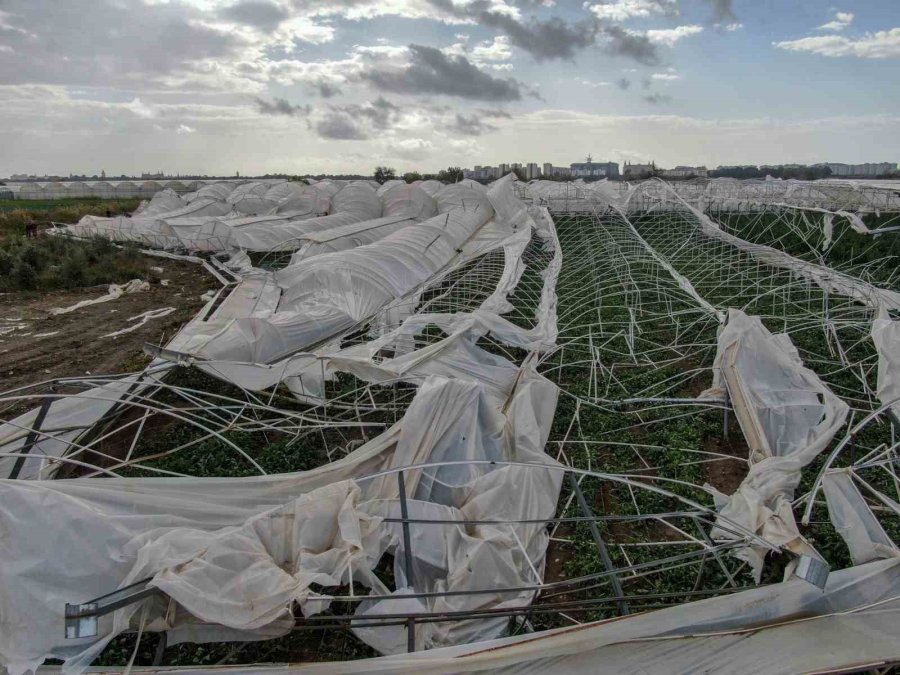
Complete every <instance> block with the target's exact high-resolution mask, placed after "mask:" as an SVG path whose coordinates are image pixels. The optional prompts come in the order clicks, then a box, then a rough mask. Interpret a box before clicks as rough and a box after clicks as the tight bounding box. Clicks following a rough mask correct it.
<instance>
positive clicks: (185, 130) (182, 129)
mask: <svg viewBox="0 0 900 675" xmlns="http://www.w3.org/2000/svg"><path fill="white" fill-rule="evenodd" d="M195 131H197V130H196V129H194V127H189V126H188V125H187V124H179V125H178V127H177V128H176V129H175V133H176V134H178V135H184V134H192V133H194V132H195Z"/></svg>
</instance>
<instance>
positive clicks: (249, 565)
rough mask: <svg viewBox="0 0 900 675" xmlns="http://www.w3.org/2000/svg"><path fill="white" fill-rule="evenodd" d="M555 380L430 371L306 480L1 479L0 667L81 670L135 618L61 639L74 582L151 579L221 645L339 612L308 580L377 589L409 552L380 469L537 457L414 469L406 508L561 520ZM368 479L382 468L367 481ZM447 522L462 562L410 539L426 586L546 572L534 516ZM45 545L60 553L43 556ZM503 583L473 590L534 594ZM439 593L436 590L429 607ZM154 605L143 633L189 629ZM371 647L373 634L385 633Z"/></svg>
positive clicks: (97, 589)
mask: <svg viewBox="0 0 900 675" xmlns="http://www.w3.org/2000/svg"><path fill="white" fill-rule="evenodd" d="M556 391H557V390H556V387H555V385H553V384H552V383H550V382H549V381H547V380H545V379H544V378H542V377H541V376H539V375H537V374H536V373H534V371H533V370H531V369H525V370H523V371H522V376H521V377H520V378H519V379H518V380H517V382H516V388H515V390H514V391H513V392H511V393H510V399H509V404H508V406H507V407H506V409H505V412H501V411H500V409H498V408H497V407H496V399H493V401H494V402H492V398H490V397H486V396H485V390H484V387H483V386H482V385H481V384H478V383H475V382H463V381H455V380H446V379H443V378H431V379H429V380H428V381H426V382H425V383H424V384H423V385H422V386H421V388H420V390H419V392H418V393H417V395H416V397H415V399H414V400H413V403H412V404H411V406H410V408H409V410H408V411H407V413H406V415H405V417H404V419H403V420H401V422H399V423H398V424H397V425H395V426H394V427H392V428H391V429H389V430H388V431H386V432H385V433H384V434H382V435H380V436H378V437H377V438H375V439H373V440H372V441H370V442H369V443H367V444H365V445H364V446H362V447H360V448H359V449H358V450H356V451H355V452H353V453H351V454H350V455H348V456H347V457H345V458H344V459H342V460H339V461H337V462H334V463H332V464H329V465H325V466H323V467H320V468H319V469H315V470H313V471H309V472H303V473H296V474H285V475H280V476H261V477H251V478H239V479H215V478H213V479H207V478H198V479H115V478H114V479H108V480H107V479H104V480H95V479H73V480H67V481H37V482H35V481H3V482H0V492H2V493H3V494H2V498H0V519H2V521H3V522H4V523H5V527H6V533H7V536H8V541H9V542H10V544H11V545H10V546H7V547H4V549H3V550H2V551H0V558H3V557H5V556H6V555H15V561H16V564H15V565H13V564H12V562H13V561H12V559H9V560H3V564H2V565H0V578H2V577H7V576H8V575H14V576H15V582H14V583H13V580H12V578H8V579H2V581H3V583H0V608H2V609H3V613H4V615H7V616H8V615H9V612H10V611H11V608H13V607H14V608H15V613H16V615H17V616H18V617H19V621H17V622H16V624H15V625H13V626H12V627H10V629H9V630H4V631H3V632H2V633H0V656H2V662H3V663H4V665H5V666H6V667H7V668H8V669H9V670H10V672H11V673H19V672H22V670H24V669H25V668H31V667H35V666H36V665H37V664H39V663H40V662H41V661H42V660H43V659H44V658H47V657H50V656H53V657H57V658H64V659H68V662H67V663H68V667H69V668H72V669H74V670H78V669H80V668H82V667H84V666H86V665H87V664H89V663H90V661H91V659H92V658H94V657H95V656H96V654H98V653H99V652H100V651H101V650H102V649H103V647H104V645H105V644H106V643H107V642H108V640H109V639H111V638H112V637H113V636H114V635H115V634H118V633H119V632H121V631H122V630H124V629H126V628H127V627H128V625H129V624H130V623H133V621H134V620H136V619H137V618H138V615H139V614H140V612H139V611H138V609H139V607H138V606H129V607H126V608H124V609H121V610H119V611H117V612H116V613H115V614H114V615H113V616H107V617H104V618H103V619H101V620H100V637H98V638H84V639H79V640H65V638H64V637H63V631H62V630H58V628H59V625H58V622H59V621H61V611H62V608H63V606H64V604H65V602H72V601H76V602H77V601H79V599H82V598H73V597H72V592H73V580H74V579H78V583H77V584H76V585H77V588H78V590H77V592H78V593H79V594H83V595H84V596H86V597H87V596H92V595H101V594H103V593H106V592H109V591H110V590H112V589H113V588H116V587H119V588H121V587H124V586H126V585H128V584H130V583H132V582H134V581H138V580H140V579H144V578H146V577H148V576H152V577H153V581H152V582H151V583H152V585H153V586H156V587H157V588H160V589H161V590H163V591H165V592H166V593H167V594H168V595H169V596H170V597H171V598H172V599H173V600H174V601H175V602H176V603H177V605H178V608H179V610H189V612H190V613H191V615H192V616H193V617H194V618H193V620H192V621H188V622H187V623H188V624H192V623H193V622H196V621H197V620H198V619H199V620H201V621H205V622H213V623H217V624H220V625H221V626H224V627H225V628H226V629H227V632H226V633H225V635H228V636H229V638H228V639H235V635H236V634H237V633H236V631H239V632H240V633H243V636H242V639H260V637H261V636H272V635H273V633H274V634H283V633H284V632H286V631H287V630H289V629H290V627H291V625H292V624H293V620H292V618H291V614H290V611H289V607H290V605H291V603H292V602H294V601H296V602H297V603H298V604H299V605H300V606H301V608H303V609H304V611H306V612H317V611H321V610H322V609H324V608H325V607H326V606H327V605H328V603H329V600H328V598H327V597H323V596H320V595H318V594H316V593H313V592H312V591H311V589H310V584H313V583H318V584H322V585H325V586H329V585H338V584H342V583H347V582H348V581H349V578H350V574H351V570H352V574H353V579H354V580H358V581H360V582H362V583H366V584H367V585H370V587H371V588H373V590H374V591H375V592H376V593H378V594H382V593H381V592H380V591H382V590H384V588H383V585H380V582H378V581H377V579H376V578H375V577H374V575H373V574H372V573H371V570H372V569H373V568H374V565H375V564H376V563H377V560H378V558H380V557H381V555H382V553H383V552H384V551H385V550H394V555H395V560H396V559H398V553H397V551H396V548H397V546H398V545H399V543H398V540H397V536H396V534H397V531H396V528H395V527H392V526H388V525H387V524H385V523H383V521H382V520H381V518H382V517H383V516H384V515H385V514H388V513H393V510H392V509H393V508H394V507H393V506H391V504H392V503H394V504H395V503H396V499H397V497H398V494H399V493H398V484H397V476H396V474H395V473H390V472H388V473H381V474H378V472H379V471H382V472H383V471H385V470H388V471H389V470H390V469H392V468H399V467H408V466H411V465H422V464H427V463H428V462H430V461H444V462H446V461H451V462H453V461H458V460H461V461H465V460H471V459H476V460H484V459H494V460H495V461H500V462H502V461H510V460H511V461H516V462H528V463H530V465H529V466H528V467H524V466H520V465H503V464H502V463H501V464H494V465H491V464H485V463H482V464H478V463H475V464H452V463H451V464H449V465H438V466H433V467H430V468H420V469H407V470H406V471H405V473H406V483H407V490H408V494H409V496H410V504H416V503H417V502H427V503H430V504H439V505H441V506H443V507H446V509H447V510H446V511H445V512H446V513H448V514H451V515H453V514H456V513H457V511H458V513H459V514H460V517H463V518H473V519H484V518H488V517H490V518H503V519H509V520H530V519H535V518H536V519H538V520H540V519H544V518H547V519H549V518H552V517H553V513H554V511H555V508H556V500H557V498H558V492H559V485H560V481H561V475H562V473H561V472H559V471H549V470H541V469H539V468H535V467H534V463H539V464H540V465H545V464H550V463H552V461H551V460H550V459H549V458H548V457H547V456H546V455H544V453H543V450H542V449H543V445H544V443H545V442H546V439H547V435H548V434H549V429H550V424H551V422H552V418H553V412H554V409H555V402H556ZM367 475H370V476H373V477H372V478H368V479H365V480H362V479H363V478H364V476H367ZM523 485H524V486H526V487H523ZM413 508H420V507H416V506H413ZM421 508H430V507H421ZM76 522H77V523H79V525H78V526H77V527H74V526H73V523H76ZM439 529H440V530H441V531H446V532H447V534H446V536H447V537H448V539H447V540H446V545H447V547H448V548H447V551H448V555H452V556H455V557H459V556H462V557H463V558H466V559H467V560H468V564H467V565H462V566H455V567H449V569H445V568H442V567H441V566H440V565H438V566H435V565H434V564H433V563H434V562H435V559H434V554H435V551H434V550H433V549H432V548H431V547H430V546H429V547H427V548H426V547H425V546H424V544H423V542H422V541H420V540H419V536H420V535H419V534H414V535H413V538H412V553H413V556H414V557H416V556H421V559H418V558H417V562H416V563H415V565H416V566H415V568H414V569H415V571H416V574H415V576H416V578H415V579H414V580H413V588H414V589H416V591H417V592H421V591H422V590H423V589H424V588H437V589H440V588H445V589H447V590H454V589H459V590H462V589H471V588H485V587H488V586H484V585H483V584H484V580H485V579H491V580H492V581H495V583H497V584H498V585H499V587H500V588H502V587H504V586H508V587H516V586H521V585H529V584H533V583H534V582H535V580H534V576H533V574H534V572H533V569H538V570H540V569H542V567H543V556H544V552H545V550H546V544H547V533H546V530H545V528H544V527H542V526H541V525H540V523H536V524H535V523H530V524H519V525H514V526H512V528H511V527H510V526H493V525H484V526H481V527H479V528H474V529H473V528H471V527H463V526H462V525H460V526H459V527H457V528H454V527H452V526H447V527H444V528H439ZM414 531H415V532H416V533H418V532H420V530H419V528H414ZM513 531H514V532H515V534H513ZM428 532H429V533H430V534H428V535H426V534H425V530H424V529H423V530H421V536H428V537H433V536H434V534H433V532H434V530H433V529H432V528H428ZM36 533H40V535H39V536H36ZM50 541H52V542H53V546H54V547H55V548H57V549H58V550H60V551H66V552H67V555H66V556H63V557H60V556H46V546H47V545H48V544H47V542H50ZM520 543H521V545H520ZM450 547H458V548H453V549H452V550H451V548H450ZM465 550H469V554H468V555H467V554H466V553H465ZM98 551H102V554H101V555H97V552H98ZM450 562H452V560H449V559H448V563H450ZM23 564H24V565H25V567H24V568H23V567H21V565H23ZM23 569H27V570H28V572H27V573H22V570H23ZM492 594H493V595H492ZM492 594H479V599H478V600H477V602H478V605H479V606H482V607H484V606H490V605H491V604H492V603H496V602H504V601H510V598H509V597H504V596H509V595H513V596H516V597H517V598H518V600H517V601H520V602H521V603H522V604H526V603H527V602H529V601H530V598H531V596H530V595H529V596H528V597H518V593H511V594H510V593H507V594H504V593H503V592H502V590H500V591H492ZM451 597H452V596H451ZM250 599H252V601H251V600H250ZM444 601H448V602H449V600H444ZM444 601H442V600H431V599H429V600H427V602H428V603H434V606H435V607H439V606H443V605H441V604H440V603H441V602H444ZM459 602H461V603H465V602H475V600H472V599H469V600H465V599H464V600H460V601H459ZM453 603H455V604H458V603H457V601H455V600H454V601H453ZM149 610H150V611H149V614H150V616H149V617H148V627H147V629H149V630H160V629H165V630H169V629H175V634H176V635H177V634H178V633H177V629H178V626H173V625H170V624H167V623H166V621H178V620H179V617H182V618H183V617H184V612H180V611H179V612H174V613H173V612H171V611H168V610H167V609H166V606H165V603H162V604H161V605H153V606H150V607H149ZM496 629H497V626H496V622H492V621H484V622H483V625H482V626H481V627H479V624H478V622H465V623H463V624H461V626H460V628H459V630H458V631H457V630H456V629H454V628H452V627H450V628H446V629H441V630H434V631H430V632H428V633H427V634H426V636H427V637H426V640H427V641H428V642H429V645H434V646H439V645H443V644H453V643H455V642H459V641H461V640H469V639H477V638H479V637H484V636H486V635H488V636H489V635H494V634H496V633H495V632H494V631H496ZM186 630H188V634H190V635H192V636H194V637H197V636H198V635H201V634H202V635H203V636H205V639H223V637H222V633H219V634H216V631H213V630H206V631H200V632H199V633H198V632H197V631H195V630H194V629H193V628H192V627H191V626H188V628H186ZM485 631H487V632H486V633H485ZM372 641H373V642H375V643H378V644H380V643H379V642H378V638H377V636H376V637H373V638H372ZM382 646H384V645H382Z"/></svg>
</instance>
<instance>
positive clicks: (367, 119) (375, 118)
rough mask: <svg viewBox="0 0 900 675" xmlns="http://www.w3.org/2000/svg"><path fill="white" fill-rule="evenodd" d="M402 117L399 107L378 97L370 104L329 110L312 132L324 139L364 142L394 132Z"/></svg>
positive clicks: (349, 105) (337, 107)
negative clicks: (314, 131)
mask: <svg viewBox="0 0 900 675" xmlns="http://www.w3.org/2000/svg"><path fill="white" fill-rule="evenodd" d="M403 113H404V111H403V109H402V108H400V106H397V105H395V104H393V103H391V102H390V101H388V100H387V99H385V98H384V97H383V96H379V97H378V98H377V99H375V100H374V101H371V102H369V103H364V104H356V103H352V104H347V105H342V106H337V105H332V106H329V107H328V109H327V110H326V111H325V113H324V114H323V115H322V116H321V117H320V119H319V120H318V121H317V122H316V123H315V125H314V127H313V128H314V129H315V130H316V132H317V133H318V134H319V135H320V136H322V137H324V138H332V139H336V140H365V139H368V138H372V137H373V136H375V135H378V134H383V133H385V132H389V131H391V130H393V129H394V128H395V127H396V126H397V125H398V124H399V123H400V121H401V119H402V118H403Z"/></svg>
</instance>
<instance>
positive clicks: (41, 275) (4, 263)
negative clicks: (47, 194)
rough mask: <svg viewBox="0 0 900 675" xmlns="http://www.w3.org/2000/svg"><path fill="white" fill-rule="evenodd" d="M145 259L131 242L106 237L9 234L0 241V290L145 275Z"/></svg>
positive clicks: (77, 284)
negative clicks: (115, 241) (116, 242)
mask: <svg viewBox="0 0 900 675" xmlns="http://www.w3.org/2000/svg"><path fill="white" fill-rule="evenodd" d="M148 267H149V263H148V261H147V259H146V258H145V257H144V255H143V254H142V253H141V252H140V250H139V248H138V247H137V246H135V245H128V246H124V247H117V246H115V245H113V244H112V243H110V242H109V241H108V240H106V239H95V240H92V241H89V242H85V241H77V240H72V239H66V238H65V237H55V236H43V237H39V238H38V239H34V240H32V239H23V238H21V237H11V238H10V239H8V240H6V241H5V242H2V243H0V290H3V291H32V290H42V291H49V290H55V289H67V290H71V289H76V288H81V287H84V286H94V285H97V284H107V283H123V282H126V281H130V280H131V279H145V278H146V277H147V274H148Z"/></svg>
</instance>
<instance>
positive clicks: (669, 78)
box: [650, 71, 681, 82]
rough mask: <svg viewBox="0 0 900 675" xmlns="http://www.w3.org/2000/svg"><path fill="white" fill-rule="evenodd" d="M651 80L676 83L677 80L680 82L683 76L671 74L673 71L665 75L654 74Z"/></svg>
mask: <svg viewBox="0 0 900 675" xmlns="http://www.w3.org/2000/svg"><path fill="white" fill-rule="evenodd" d="M650 79H652V80H657V81H660V82H674V81H675V80H680V79H681V75H679V74H678V73H674V72H671V71H669V72H665V73H653V74H652V75H651V76H650Z"/></svg>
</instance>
